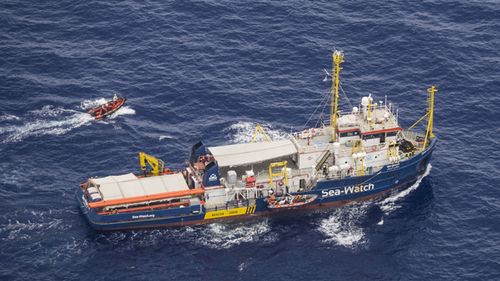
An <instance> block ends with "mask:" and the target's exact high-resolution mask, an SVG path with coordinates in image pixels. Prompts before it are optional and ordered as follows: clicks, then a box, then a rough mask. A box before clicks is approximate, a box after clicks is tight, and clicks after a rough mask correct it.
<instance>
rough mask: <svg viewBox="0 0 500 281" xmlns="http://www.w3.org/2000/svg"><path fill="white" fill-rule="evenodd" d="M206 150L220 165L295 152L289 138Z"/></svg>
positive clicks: (253, 161)
mask: <svg viewBox="0 0 500 281" xmlns="http://www.w3.org/2000/svg"><path fill="white" fill-rule="evenodd" d="M208 150H209V151H210V152H211V153H212V155H213V156H214V157H215V160H217V163H218V164H219V166H220V167H228V166H242V165H246V164H251V163H259V162H264V161H266V160H271V159H274V158H279V157H283V156H288V155H292V154H294V153H297V148H296V147H295V145H294V144H293V142H292V141H291V140H281V141H272V142H257V143H242V144H233V145H224V146H215V147H209V148H208Z"/></svg>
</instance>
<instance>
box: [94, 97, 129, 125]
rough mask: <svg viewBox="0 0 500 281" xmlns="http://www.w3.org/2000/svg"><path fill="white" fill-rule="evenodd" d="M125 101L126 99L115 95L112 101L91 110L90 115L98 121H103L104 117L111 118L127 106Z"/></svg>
mask: <svg viewBox="0 0 500 281" xmlns="http://www.w3.org/2000/svg"><path fill="white" fill-rule="evenodd" d="M125 101H126V98H124V97H117V96H116V95H115V96H114V97H113V99H112V100H110V101H108V102H106V103H105V104H102V105H99V106H98V107H95V108H92V109H91V110H89V111H88V114H90V115H91V116H92V117H94V118H95V119H97V120H99V119H103V118H104V117H106V116H109V115H111V114H113V113H115V112H116V111H117V110H118V109H120V108H121V107H122V106H123V105H124V104H125Z"/></svg>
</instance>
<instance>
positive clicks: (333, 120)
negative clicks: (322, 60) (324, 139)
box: [330, 50, 344, 142]
mask: <svg viewBox="0 0 500 281" xmlns="http://www.w3.org/2000/svg"><path fill="white" fill-rule="evenodd" d="M332 57H333V66H332V67H333V68H334V69H332V73H335V75H334V76H335V78H334V79H332V97H331V110H330V126H331V127H332V134H333V142H336V141H337V130H338V126H337V116H338V107H339V75H340V70H341V68H340V64H341V63H343V62H344V54H343V53H342V52H340V51H337V50H335V51H333V55H332Z"/></svg>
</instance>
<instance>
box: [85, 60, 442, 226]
mask: <svg viewBox="0 0 500 281" xmlns="http://www.w3.org/2000/svg"><path fill="white" fill-rule="evenodd" d="M332 59H333V66H332V72H331V74H329V75H331V81H332V87H331V93H329V95H328V97H329V99H330V118H329V120H323V118H321V116H320V120H319V121H318V123H317V125H316V126H315V127H312V128H307V127H305V128H304V129H303V130H301V131H297V132H293V133H291V134H290V135H289V136H288V138H287V139H283V140H271V139H270V138H269V137H268V136H267V135H266V134H265V132H264V130H263V128H262V127H260V126H259V125H257V127H256V128H255V132H254V136H253V141H252V142H250V143H238V144H229V145H220V146H207V145H205V144H203V143H202V142H201V141H200V142H198V143H196V144H194V145H193V146H192V148H191V155H190V157H189V158H188V159H187V160H188V161H187V162H186V166H185V168H183V169H181V170H178V171H172V170H169V169H166V168H165V166H164V163H163V161H161V160H159V159H156V158H155V157H153V156H150V155H147V154H145V153H140V154H139V160H140V166H141V170H142V173H137V174H133V173H127V174H121V175H112V176H106V177H91V178H89V179H87V180H86V181H85V182H83V183H82V184H81V185H80V188H78V190H77V191H76V198H77V200H78V202H79V205H80V208H81V210H82V213H83V214H84V216H85V217H86V218H87V220H88V221H89V223H90V225H91V226H92V227H93V228H95V229H97V230H124V229H137V228H152V227H164V226H169V227H170V226H185V225H196V224H206V223H213V222H219V221H223V220H241V219H250V218H252V217H255V216H267V215H274V214H278V213H282V212H283V213H285V212H288V211H290V212H292V210H312V209H316V208H327V207H338V206H342V205H345V204H349V203H353V202H358V201H365V200H372V199H374V198H380V197H381V196H385V195H386V194H388V193H390V192H393V191H398V190H403V189H406V188H409V187H410V186H412V185H413V184H414V183H415V182H417V181H418V180H419V179H420V178H421V177H422V176H423V175H424V174H425V173H426V171H427V167H428V165H429V162H430V160H431V156H432V152H433V151H434V149H435V147H436V143H437V138H436V137H435V135H434V133H433V124H434V121H433V120H434V94H435V93H436V92H437V89H436V88H435V87H434V86H431V87H430V88H429V89H428V90H427V103H428V105H427V112H426V113H425V114H424V115H423V116H422V118H420V119H419V120H418V121H416V122H415V124H413V125H412V126H410V127H409V128H408V129H404V128H403V127H402V126H401V124H400V122H399V113H398V109H397V108H396V107H395V105H394V104H393V103H391V102H389V101H388V100H387V97H385V98H384V99H383V100H379V101H375V100H374V98H373V97H372V96H371V94H370V95H366V96H359V98H360V103H359V104H357V105H356V104H355V105H354V106H353V105H352V104H351V103H350V102H349V106H348V107H347V106H346V107H347V108H346V109H345V110H344V111H341V110H339V89H340V90H341V89H342V88H341V87H340V80H339V75H340V71H341V69H342V67H341V64H342V63H343V62H344V54H343V53H342V52H339V51H335V52H334V53H333V56H332ZM328 97H327V98H328ZM346 98H347V95H346ZM325 100H326V99H325ZM124 101H125V99H121V100H120V99H116V100H115V101H113V102H112V103H111V104H110V106H111V109H109V110H101V111H99V112H96V111H94V113H95V115H96V116H98V117H99V118H102V117H103V116H106V115H109V114H110V112H111V110H114V111H115V110H116V109H117V108H119V106H121V104H123V102H124ZM297 113H299V112H292V111H291V112H289V114H290V115H293V114H297ZM98 117H96V118H98ZM423 120H426V122H425V123H426V125H425V130H424V131H423V132H422V131H420V132H417V131H415V130H413V128H416V127H415V126H416V125H417V124H422V123H420V122H421V121H423ZM259 133H260V134H262V135H263V136H264V138H265V141H262V142H259V141H257V134H259ZM148 166H149V168H148Z"/></svg>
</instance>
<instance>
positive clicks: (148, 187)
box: [90, 173, 189, 200]
mask: <svg viewBox="0 0 500 281" xmlns="http://www.w3.org/2000/svg"><path fill="white" fill-rule="evenodd" d="M90 183H91V184H93V185H94V186H95V187H96V188H97V189H98V190H99V192H100V193H101V195H102V199H103V200H113V199H125V198H131V197H139V196H146V195H155V194H161V193H166V192H173V191H181V190H188V189H189V187H188V185H187V184H186V181H185V180H184V177H183V176H182V174H170V175H161V176H156V177H145V178H138V177H136V176H135V175H134V174H132V173H130V174H125V175H119V176H108V177H104V178H95V179H90Z"/></svg>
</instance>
